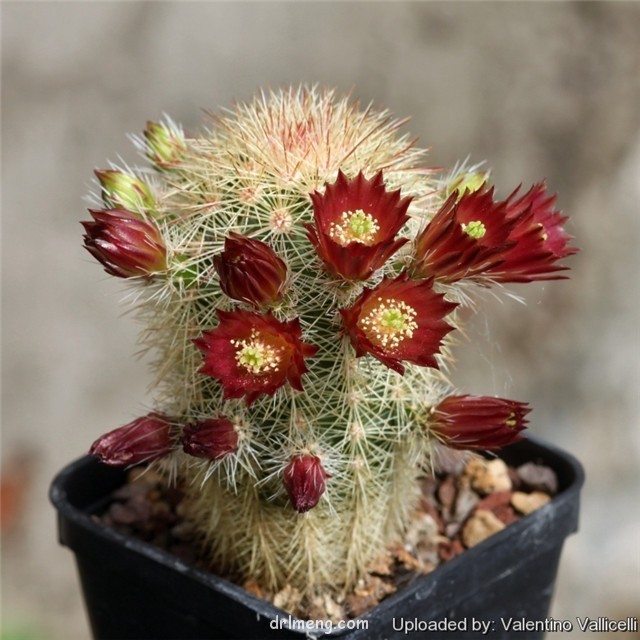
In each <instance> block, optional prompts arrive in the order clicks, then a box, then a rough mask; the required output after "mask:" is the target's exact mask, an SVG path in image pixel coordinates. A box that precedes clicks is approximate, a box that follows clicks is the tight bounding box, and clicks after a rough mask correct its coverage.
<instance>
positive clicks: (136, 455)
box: [89, 413, 173, 467]
mask: <svg viewBox="0 0 640 640" xmlns="http://www.w3.org/2000/svg"><path fill="white" fill-rule="evenodd" d="M172 448H173V438H172V435H171V423H170V422H169V420H168V419H167V418H165V417H164V416H161V415H160V414H158V413H150V414H149V415H147V416H144V417H143V418H137V419H136V420H134V421H133V422H130V423H129V424H126V425H125V426H124V427H120V428H118V429H114V430H113V431H110V432H109V433H106V434H105V435H103V436H101V437H100V438H98V439H97V440H96V441H95V442H94V443H93V444H92V445H91V449H90V450H89V453H90V454H91V455H94V456H96V457H97V458H98V459H99V460H100V462H102V463H103V464H107V465H110V466H114V467H124V466H127V465H131V464H138V463H140V462H150V461H151V460H156V459H158V458H162V457H163V456H165V455H166V454H168V453H169V452H170V451H171V449H172Z"/></svg>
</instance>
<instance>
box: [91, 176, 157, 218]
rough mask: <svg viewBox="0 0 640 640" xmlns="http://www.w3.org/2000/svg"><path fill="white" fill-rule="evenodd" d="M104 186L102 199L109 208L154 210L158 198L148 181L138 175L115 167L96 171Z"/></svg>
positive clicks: (101, 184)
mask: <svg viewBox="0 0 640 640" xmlns="http://www.w3.org/2000/svg"><path fill="white" fill-rule="evenodd" d="M95 174H96V177H97V178H98V181H99V182H100V186H101V187H102V199H103V200H104V203H105V204H106V205H107V207H109V208H122V209H127V210H128V211H141V210H143V211H153V210H154V209H155V206H156V200H155V198H154V197H153V194H152V193H151V189H150V187H149V185H148V184H147V183H146V182H143V181H142V180H140V178H137V177H136V176H133V175H130V174H128V173H123V172H122V171H116V170H113V169H109V170H105V171H101V170H96V171H95Z"/></svg>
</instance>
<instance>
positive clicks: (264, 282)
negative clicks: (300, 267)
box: [213, 232, 287, 306]
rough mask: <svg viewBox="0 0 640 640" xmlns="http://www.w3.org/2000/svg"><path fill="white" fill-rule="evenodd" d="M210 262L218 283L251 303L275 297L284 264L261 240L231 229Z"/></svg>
mask: <svg viewBox="0 0 640 640" xmlns="http://www.w3.org/2000/svg"><path fill="white" fill-rule="evenodd" d="M213 264H214V267H215V269H216V271H217V273H218V276H220V287H221V288H222V290H223V291H224V292H225V293H226V294H227V295H228V296H229V297H230V298H233V299H234V300H240V301H241V302H249V303H250V304H253V305H255V306H261V305H269V304H273V303H274V302H277V301H278V300H279V298H280V293H281V290H282V286H283V284H284V281H285V279H286V277H287V266H286V265H285V263H284V261H283V260H281V259H280V258H279V257H278V255H277V254H276V252H275V251H274V250H273V249H272V248H271V247H270V246H269V245H267V244H265V243H264V242H261V241H260V240H254V239H252V238H247V237H246V236H242V235H240V234H239V233H234V232H231V233H230V234H229V236H228V237H227V238H226V239H225V241H224V251H223V252H222V253H220V254H219V255H217V256H215V257H214V259H213Z"/></svg>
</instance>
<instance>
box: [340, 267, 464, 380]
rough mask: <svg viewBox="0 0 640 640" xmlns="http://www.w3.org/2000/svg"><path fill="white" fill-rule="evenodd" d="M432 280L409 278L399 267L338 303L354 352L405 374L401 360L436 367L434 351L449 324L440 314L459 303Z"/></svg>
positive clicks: (447, 311) (450, 309) (446, 312)
mask: <svg viewBox="0 0 640 640" xmlns="http://www.w3.org/2000/svg"><path fill="white" fill-rule="evenodd" d="M432 284H433V280H432V279H431V280H410V279H409V276H408V275H407V273H405V272H403V273H401V274H400V275H399V276H398V277H397V278H395V279H393V280H391V279H389V278H384V279H383V280H382V282H381V283H380V284H379V285H378V286H376V287H375V288H374V289H365V290H364V291H363V292H362V294H360V296H359V297H358V299H357V300H356V301H355V303H354V304H353V305H352V306H351V307H349V308H348V309H341V310H340V313H341V314H342V319H343V322H344V326H345V329H346V331H347V333H348V335H349V337H350V339H351V344H352V345H353V347H354V349H355V350H356V357H360V356H363V355H365V354H367V353H369V354H371V355H372V356H373V357H374V358H377V359H378V360H380V362H383V363H384V364H386V365H387V366H388V367H390V368H391V369H393V370H394V371H397V372H398V373H400V374H404V366H403V365H402V364H401V361H402V360H404V361H407V362H412V363H414V364H418V365H421V366H423V367H434V368H436V369H437V368H438V362H437V360H436V358H435V354H436V353H438V351H439V350H440V345H441V343H442V339H443V338H444V336H445V335H446V334H447V333H449V331H452V330H453V327H452V326H451V325H449V324H447V323H446V322H445V321H444V318H445V316H446V315H447V314H449V313H450V312H451V311H452V310H453V309H454V308H455V307H456V306H457V305H456V304H455V303H453V302H447V301H446V300H444V295H443V294H441V293H436V292H435V291H434V290H433V287H432Z"/></svg>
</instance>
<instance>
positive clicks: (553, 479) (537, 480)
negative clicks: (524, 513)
mask: <svg viewBox="0 0 640 640" xmlns="http://www.w3.org/2000/svg"><path fill="white" fill-rule="evenodd" d="M516 471H517V473H518V476H519V478H520V480H522V482H523V484H525V485H526V486H527V487H528V488H529V489H530V490H532V491H542V492H543V493H548V494H550V495H555V494H556V493H557V492H558V476H556V473H555V471H554V470H553V469H550V468H549V467H546V466H545V465H542V464H535V463H534V462H527V463H526V464H523V465H521V466H519V467H518V468H517V470H516Z"/></svg>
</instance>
